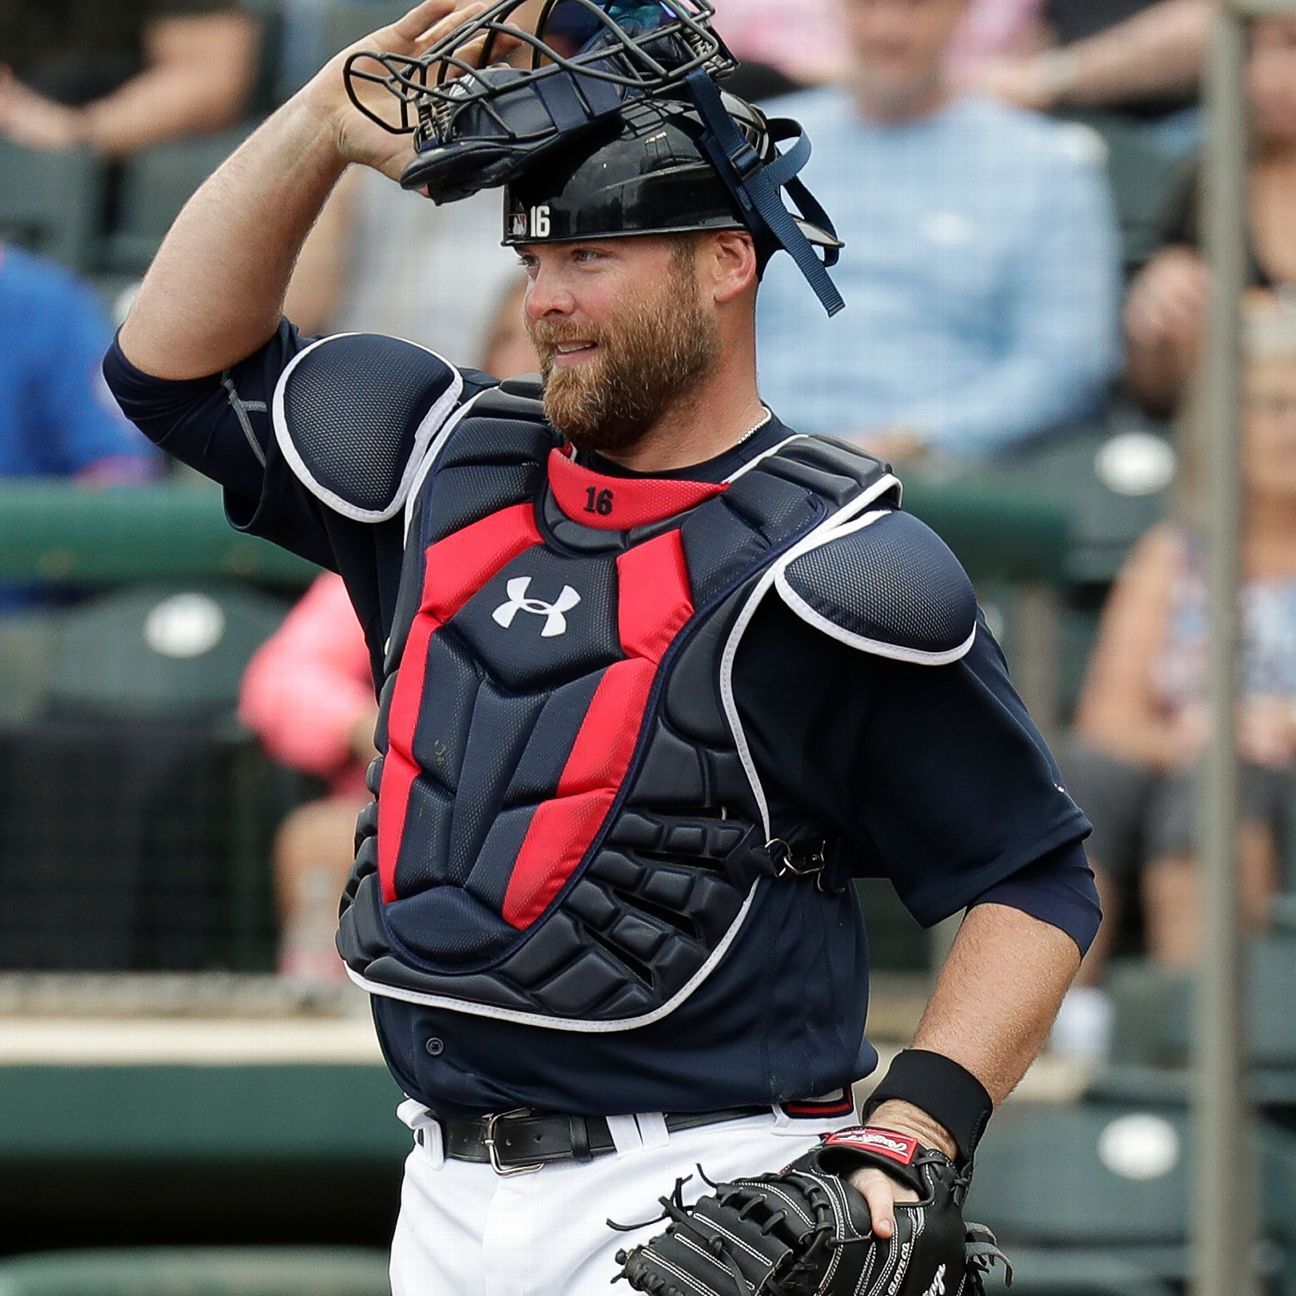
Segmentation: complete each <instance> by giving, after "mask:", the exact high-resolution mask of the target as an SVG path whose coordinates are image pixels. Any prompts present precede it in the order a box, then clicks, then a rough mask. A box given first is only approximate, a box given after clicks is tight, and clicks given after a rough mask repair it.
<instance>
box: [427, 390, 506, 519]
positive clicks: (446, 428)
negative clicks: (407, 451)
mask: <svg viewBox="0 0 1296 1296" xmlns="http://www.w3.org/2000/svg"><path fill="white" fill-rule="evenodd" d="M494 390H495V388H494V387H484V388H483V389H482V390H481V391H479V392H478V393H477V395H476V396H474V397H472V399H471V400H467V401H465V402H464V403H463V404H462V405H460V406H459V408H458V409H457V410H455V412H454V413H453V414H451V415H450V417H449V418H448V419H447V420H446V421H445V423H444V425H443V426H442V428H441V430H440V431H439V432H438V433H437V434H436V436H435V437H433V438H432V444H431V445H429V446H428V448H427V450H426V451H425V452H424V454H423V457H422V458H421V459H420V460H419V461H418V463H417V464H416V465H415V468H414V476H413V477H412V478H411V480H410V487H409V494H408V495H407V496H406V497H405V540H406V542H407V543H408V541H409V529H410V523H412V522H413V520H414V510H415V508H416V507H417V506H418V497H419V491H421V490H422V489H423V483H424V482H425V481H426V480H427V475H428V473H429V472H431V471H432V465H433V464H434V463H436V461H437V458H438V457H439V456H440V454H441V451H442V450H444V449H445V444H446V442H447V441H449V439H450V433H451V432H453V431H454V430H455V428H457V427H458V426H459V424H460V423H462V422H463V421H464V419H465V418H466V417H467V414H468V411H469V410H470V409H472V407H473V406H474V405H476V404H477V402H478V401H479V400H481V398H482V397H483V396H485V395H486V393H487V392H491V391H494ZM411 462H412V456H411Z"/></svg>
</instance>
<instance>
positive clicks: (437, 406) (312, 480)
mask: <svg viewBox="0 0 1296 1296" xmlns="http://www.w3.org/2000/svg"><path fill="white" fill-rule="evenodd" d="M365 336H374V337H381V336H385V335H383V334H372V335H369V334H362V333H333V334H330V335H329V336H328V337H323V338H319V339H317V340H316V341H314V342H312V343H311V344H310V346H308V347H305V348H304V349H303V350H301V351H299V352H298V353H297V354H296V355H295V356H293V358H292V359H291V360H290V361H289V362H288V366H287V368H286V369H284V371H283V373H281V374H280V375H279V381H278V382H277V383H276V384H275V390H274V398H273V401H272V404H271V420H272V422H273V424H274V432H275V440H277V441H278V442H279V448H280V450H282V452H283V456H284V458H285V459H287V461H288V465H289V467H290V468H292V470H293V473H294V475H295V476H296V477H297V478H298V480H299V481H300V482H301V483H302V484H303V485H304V486H305V487H306V489H307V490H309V491H310V493H311V494H312V495H314V496H315V497H316V498H317V499H318V500H320V501H321V502H322V503H324V504H327V505H328V507H329V508H331V509H332V510H333V511H334V512H335V513H340V514H341V515H342V516H343V517H347V518H351V519H352V520H353V521H356V522H386V521H387V519H388V518H393V517H395V516H396V514H397V513H399V512H400V510H401V508H402V507H403V506H404V503H405V497H406V496H407V495H408V494H409V490H410V486H411V485H412V483H413V479H414V474H415V471H416V470H417V466H418V463H419V461H420V460H421V459H422V457H423V450H424V447H425V446H426V445H427V443H428V442H429V441H430V440H431V439H432V436H433V434H434V433H435V432H436V431H437V430H438V429H439V428H440V426H441V424H442V423H443V422H444V421H445V418H446V415H447V414H449V412H450V411H451V410H452V409H453V408H454V406H455V405H456V403H457V402H458V400H459V396H460V393H461V392H462V391H463V375H462V374H461V373H460V372H459V370H458V369H456V368H455V367H454V365H452V364H451V363H450V362H449V361H448V360H447V359H446V358H445V357H444V356H441V355H437V353H436V352H435V351H432V350H430V349H429V348H427V347H425V346H420V345H419V343H417V342H407V340H406V339H405V338H397V339H395V340H396V341H398V342H407V345H409V346H413V347H418V349H419V350H420V351H426V352H427V354H428V355H430V356H432V357H433V358H434V359H436V360H439V361H440V362H441V363H442V364H443V365H445V366H446V368H447V369H449V371H450V373H451V375H452V381H451V383H450V386H449V387H448V388H447V389H446V390H445V392H443V393H442V394H441V395H440V396H439V397H437V400H436V402H435V403H434V404H433V406H432V408H431V409H429V410H428V411H427V413H426V414H424V415H423V418H422V420H421V421H420V422H419V425H418V428H417V429H416V431H415V433H414V445H413V447H412V448H411V450H410V455H409V458H408V459H407V460H406V461H405V470H404V472H403V473H402V475H401V480H400V484H399V485H398V486H397V488H396V493H395V495H394V496H393V497H392V501H391V503H390V504H388V505H387V506H386V508H384V509H382V510H381V511H378V510H374V509H362V508H357V507H356V506H355V505H354V504H352V503H350V502H349V501H347V500H345V499H343V498H342V496H341V495H338V494H337V493H336V492H335V491H331V490H329V489H328V487H326V486H324V485H323V484H322V483H321V482H320V481H318V480H317V479H316V477H315V476H314V474H313V473H312V472H311V471H310V469H309V468H308V467H307V466H306V462H305V460H303V459H302V457H301V454H300V452H299V451H298V449H297V446H296V444H295V443H294V442H293V439H292V433H291V432H290V430H289V428H288V419H287V415H286V414H285V411H284V401H285V396H286V392H287V388H288V379H289V378H290V377H291V376H292V373H293V370H294V369H296V368H297V366H298V365H299V364H300V363H301V362H302V361H303V360H304V359H305V358H306V357H307V356H308V355H310V353H311V352H312V351H314V350H315V349H316V348H317V347H322V346H323V345H324V344H325V343H327V342H338V341H341V339H343V338H349V337H365Z"/></svg>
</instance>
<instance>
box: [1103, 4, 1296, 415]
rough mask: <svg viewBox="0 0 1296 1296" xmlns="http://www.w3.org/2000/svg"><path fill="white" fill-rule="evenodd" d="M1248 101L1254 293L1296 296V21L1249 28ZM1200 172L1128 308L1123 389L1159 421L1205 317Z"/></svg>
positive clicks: (1177, 391) (1175, 399)
mask: <svg viewBox="0 0 1296 1296" xmlns="http://www.w3.org/2000/svg"><path fill="white" fill-rule="evenodd" d="M1250 40H1251V47H1250V54H1249V56H1248V59H1247V98H1248V101H1249V105H1250V109H1251V122H1252V129H1253V132H1254V140H1255V146H1254V149H1253V152H1252V155H1251V162H1250V173H1251V183H1250V187H1249V190H1248V194H1249V204H1250V205H1249V220H1248V227H1247V246H1248V263H1249V281H1250V284H1251V285H1252V286H1256V287H1266V288H1276V289H1278V290H1279V291H1282V292H1291V291H1296V225H1294V224H1293V222H1292V219H1291V213H1292V212H1293V211H1296V19H1293V18H1270V19H1261V20H1259V21H1257V22H1255V23H1253V24H1252V27H1251V36H1250ZM1199 187H1200V173H1199V172H1198V171H1196V170H1194V172H1193V174H1192V175H1191V176H1190V177H1189V180H1188V183H1186V184H1185V186H1184V189H1183V192H1182V193H1181V195H1180V196H1179V200H1178V202H1177V203H1176V204H1175V206H1174V210H1173V211H1172V212H1171V214H1170V219H1169V221H1168V223H1167V226H1166V229H1165V234H1164V241H1165V243H1166V244H1167V246H1166V247H1165V248H1164V250H1163V251H1161V252H1160V253H1158V254H1157V256H1155V257H1154V258H1153V259H1152V260H1151V261H1150V262H1149V263H1148V264H1147V265H1146V266H1145V267H1144V269H1143V270H1142V272H1141V273H1140V274H1139V275H1138V277H1137V278H1136V279H1135V280H1134V282H1133V284H1132V285H1131V287H1130V293H1129V298H1128V300H1127V302H1126V305H1125V335H1126V339H1127V342H1128V367H1127V371H1126V382H1127V385H1128V386H1129V389H1130V392H1131V393H1132V394H1133V395H1134V396H1135V397H1136V398H1137V399H1138V400H1139V401H1140V402H1141V403H1142V404H1143V405H1144V406H1145V407H1146V408H1147V409H1148V410H1149V411H1150V412H1152V413H1154V414H1157V415H1165V414H1169V413H1172V412H1173V411H1174V410H1175V409H1176V408H1177V407H1178V405H1179V403H1180V401H1181V400H1182V398H1183V396H1184V394H1185V390H1186V387H1187V382H1188V377H1189V375H1190V374H1191V373H1192V372H1193V370H1194V369H1195V367H1196V359H1197V353H1198V349H1199V347H1200V343H1201V338H1202V330H1203V327H1204V323H1205V313H1206V289H1207V268H1206V263H1205V260H1204V258H1203V257H1202V254H1201V248H1200V243H1201V239H1200V232H1199V230H1198V227H1197V204H1198V191H1199Z"/></svg>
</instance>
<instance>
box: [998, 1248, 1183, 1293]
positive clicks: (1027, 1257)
mask: <svg viewBox="0 0 1296 1296" xmlns="http://www.w3.org/2000/svg"><path fill="white" fill-rule="evenodd" d="M1009 1258H1010V1260H1011V1261H1012V1267H1013V1285H1012V1288H1011V1291H1012V1296H1175V1288H1174V1287H1173V1286H1172V1285H1171V1284H1169V1283H1166V1282H1162V1281H1160V1280H1159V1279H1156V1278H1153V1277H1151V1276H1150V1275H1149V1274H1147V1273H1146V1272H1144V1271H1142V1270H1141V1269H1140V1268H1139V1267H1138V1266H1137V1265H1135V1264H1131V1263H1130V1262H1129V1261H1127V1260H1122V1259H1120V1258H1119V1257H1116V1256H1112V1255H1109V1254H1107V1253H1106V1252H1103V1251H1096V1252H1087V1251H1074V1252H1065V1251H1064V1252H1057V1251H1051V1250H1042V1249H1031V1248H1029V1247H1019V1248H1015V1249H1014V1250H1013V1253H1012V1255H1011V1256H1010V1257H1009ZM1002 1272H1003V1271H1002V1270H999V1271H997V1272H996V1273H995V1274H993V1275H992V1276H991V1277H990V1278H989V1279H988V1280H987V1281H986V1291H987V1293H988V1294H989V1296H998V1293H999V1292H1002V1291H1005V1290H1007V1289H1006V1288H1005V1286H1004V1283H1003V1278H1002Z"/></svg>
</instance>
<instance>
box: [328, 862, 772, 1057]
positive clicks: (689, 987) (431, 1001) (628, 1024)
mask: <svg viewBox="0 0 1296 1296" xmlns="http://www.w3.org/2000/svg"><path fill="white" fill-rule="evenodd" d="M760 883H761V879H760V878H757V879H756V881H755V882H753V883H752V884H751V889H750V890H749V891H748V892H747V899H746V900H744V901H743V906H742V908H741V909H740V910H739V911H738V913H737V916H736V917H735V918H734V920H733V922H732V923H730V924H729V930H728V931H727V932H725V934H724V937H723V938H722V939H721V941H720V943H719V944H718V945H717V946H716V947H715V949H713V950H712V951H711V953H710V955H708V957H707V961H706V962H705V963H703V964H702V966H701V967H700V968H698V970H697V971H696V972H694V973H693V975H692V976H691V977H690V978H689V979H688V982H687V983H686V984H685V985H684V986H682V987H681V988H680V989H679V990H678V991H676V993H675V994H673V995H672V996H671V997H670V998H669V999H668V1000H667V1001H666V1002H665V1003H664V1004H662V1005H661V1006H660V1007H658V1008H654V1009H653V1010H652V1012H649V1013H644V1014H643V1015H642V1016H639V1017H624V1018H621V1019H619V1020H617V1021H582V1020H569V1019H567V1018H562V1017H546V1016H545V1015H544V1014H543V1013H529V1012H521V1011H519V1010H518V1009H516V1008H496V1007H495V1006H494V1005H493V1004H480V1003H473V1002H472V1001H471V1000H468V999H455V998H453V997H452V996H450V995H438V994H425V993H424V992H422V991H420V990H405V989H402V988H400V987H398V986H387V985H382V984H380V983H379V982H377V981H371V980H369V978H368V977H364V976H361V975H360V973H359V972H356V971H354V970H353V969H351V968H349V967H348V968H347V970H346V974H347V976H349V977H350V978H351V980H352V981H354V982H355V984H356V985H358V986H359V987H360V988H361V989H362V990H367V991H368V992H369V993H370V994H373V995H382V996H383V997H384V998H386V999H400V1000H402V1001H404V1002H405V1003H414V1004H423V1005H424V1006H425V1007H428V1008H446V1009H448V1010H449V1011H451V1012H459V1013H464V1014H465V1015H467V1016H469V1017H490V1018H492V1019H493V1020H496V1021H507V1022H516V1023H517V1024H518V1025H520V1026H542V1027H545V1028H547V1029H548V1030H560V1031H571V1032H575V1033H578V1034H581V1035H610V1034H613V1033H615V1032H617V1031H628V1030H637V1029H639V1027H641V1026H651V1025H652V1024H653V1022H657V1021H661V1019H662V1018H663V1017H666V1016H669V1015H670V1014H671V1013H673V1012H674V1011H675V1009H676V1008H678V1007H679V1006H680V1004H682V1003H683V1002H684V1001H685V1000H686V999H687V998H689V996H690V995H692V993H693V992H694V991H695V990H696V989H697V988H698V986H700V985H701V984H702V982H703V981H705V980H706V979H707V977H709V976H710V975H711V973H712V971H713V970H714V969H715V966H716V964H717V963H719V962H720V960H721V959H722V958H724V956H725V954H726V953H727V952H728V950H729V946H730V945H732V944H733V942H734V938H735V937H736V936H737V935H738V930H739V928H741V927H742V925H743V923H744V922H745V921H746V918H747V914H748V912H749V911H750V909H751V906H752V901H753V900H754V899H755V898H756V888H757V887H758V886H759V885H760Z"/></svg>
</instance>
